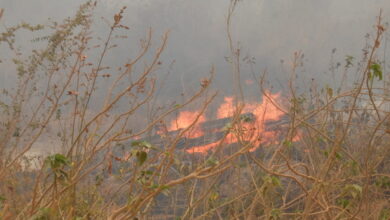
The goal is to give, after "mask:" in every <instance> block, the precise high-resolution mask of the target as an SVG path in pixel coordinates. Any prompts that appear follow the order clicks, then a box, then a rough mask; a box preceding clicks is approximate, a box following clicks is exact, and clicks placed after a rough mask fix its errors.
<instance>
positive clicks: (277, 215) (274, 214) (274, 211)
mask: <svg viewBox="0 0 390 220" xmlns="http://www.w3.org/2000/svg"><path fill="white" fill-rule="evenodd" d="M280 214H282V212H281V211H280V209H272V210H271V219H279V218H280Z"/></svg>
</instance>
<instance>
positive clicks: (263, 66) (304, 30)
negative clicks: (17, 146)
mask: <svg viewBox="0 0 390 220" xmlns="http://www.w3.org/2000/svg"><path fill="white" fill-rule="evenodd" d="M80 3H81V2H80V1H78V0H68V1H44V0H34V1H22V0H3V1H2V2H1V3H0V7H1V8H4V9H5V14H4V16H3V19H2V20H1V21H0V23H1V25H2V26H5V27H6V26H11V25H13V24H16V23H19V22H20V21H28V22H31V23H47V18H48V17H51V18H53V20H60V19H63V18H65V17H68V16H71V15H72V14H74V12H75V11H76V10H77V7H78V5H79V4H80ZM124 5H126V6H127V10H126V15H125V17H124V19H125V22H126V23H127V24H129V26H130V28H131V31H130V39H128V40H127V42H128V45H127V43H126V45H123V47H121V49H119V50H117V51H116V54H117V55H116V57H117V58H120V57H128V55H131V53H132V52H131V51H134V45H135V44H136V43H137V42H138V40H139V39H140V38H141V37H142V36H144V35H145V33H146V32H147V30H148V28H152V29H153V35H154V43H156V44H157V43H158V42H159V40H160V36H161V35H162V34H163V33H164V32H165V31H167V30H169V31H170V38H169V42H168V47H167V49H166V51H165V52H164V54H163V57H162V61H163V64H164V66H165V68H164V69H161V70H160V71H161V73H159V74H161V75H163V76H164V74H167V73H168V72H169V77H168V80H167V81H166V82H165V83H166V85H165V89H164V90H162V91H161V95H160V96H161V98H165V99H169V98H170V97H172V94H180V93H190V92H191V91H193V90H195V89H196V88H197V87H198V86H199V79H200V78H202V77H204V76H207V74H208V72H209V70H210V68H211V66H215V70H216V79H215V82H214V86H215V88H217V89H218V90H220V91H221V92H222V93H225V94H229V93H231V92H232V91H231V90H232V89H231V88H232V76H231V75H232V74H231V66H230V64H229V63H228V62H227V61H226V57H229V48H228V42H227V35H226V16H227V9H228V6H229V1H227V0H213V1H206V0H198V1H190V0H153V1H151V0H105V1H103V0H101V1H99V4H98V8H97V10H96V18H97V24H96V32H97V35H99V34H103V35H104V33H106V31H107V25H105V24H104V22H100V21H101V20H100V19H99V17H101V16H103V17H107V18H109V19H110V18H111V17H112V16H113V14H115V13H116V12H117V11H118V10H119V9H120V8H121V7H122V6H124ZM380 9H382V10H383V17H384V20H385V21H389V20H390V2H389V1H388V0H370V1H367V0H328V1H319V0H317V1H316V0H314V1H313V0H251V1H249V0H243V1H239V4H238V7H237V8H236V10H235V12H234V16H233V21H232V36H233V41H234V42H235V45H239V47H240V50H241V56H242V58H244V57H248V58H250V59H251V60H252V61H253V62H254V63H253V66H252V67H250V66H249V65H247V64H245V62H243V66H242V80H243V81H245V80H253V78H252V72H254V73H256V74H258V73H261V72H263V71H264V70H267V72H268V75H269V77H268V78H269V79H270V80H271V82H273V83H272V84H273V85H275V87H281V86H280V85H283V83H284V82H285V81H286V80H287V79H288V71H289V68H290V66H289V65H290V62H289V61H290V60H291V58H292V54H293V53H294V52H295V51H302V52H303V53H304V54H305V59H304V61H305V66H304V68H303V70H302V72H301V73H300V74H301V75H300V77H301V78H300V79H302V80H303V79H310V78H316V79H318V80H319V81H320V83H323V84H326V83H327V82H328V81H329V79H330V76H329V75H327V72H329V71H328V68H329V65H330V62H331V56H332V50H333V49H334V48H336V53H335V54H333V58H332V59H334V60H335V61H337V62H343V60H344V58H345V56H346V55H351V56H354V57H356V58H357V59H358V58H359V57H360V55H361V49H362V48H363V47H364V44H365V40H366V39H365V37H364V36H365V35H366V34H367V33H371V32H372V31H373V25H374V24H375V21H376V17H377V16H378V14H379V10H380ZM26 37H29V36H26ZM387 38H388V35H386V39H387ZM386 39H385V40H386ZM382 50H383V49H382ZM0 53H2V52H0ZM381 53H383V54H385V51H381ZM0 55H1V57H4V56H6V54H0ZM281 60H283V61H284V62H281ZM120 61H121V60H118V59H114V58H113V59H112V60H107V61H106V62H107V63H109V62H112V63H114V64H118V63H119V62H120ZM173 62H174V65H173V66H171V67H169V64H171V63H173ZM0 80H1V82H0V87H4V86H6V85H7V83H8V82H7V75H6V74H5V73H2V74H1V75H0ZM302 85H304V84H302ZM252 86H255V85H252ZM245 87H248V88H246V91H248V92H250V91H252V90H251V88H250V85H246V86H245Z"/></svg>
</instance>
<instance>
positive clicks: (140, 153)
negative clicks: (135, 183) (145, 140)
mask: <svg viewBox="0 0 390 220" xmlns="http://www.w3.org/2000/svg"><path fill="white" fill-rule="evenodd" d="M136 156H137V160H138V163H139V165H142V164H143V163H144V162H145V161H146V159H147V158H148V154H147V153H146V152H145V151H137V153H136Z"/></svg>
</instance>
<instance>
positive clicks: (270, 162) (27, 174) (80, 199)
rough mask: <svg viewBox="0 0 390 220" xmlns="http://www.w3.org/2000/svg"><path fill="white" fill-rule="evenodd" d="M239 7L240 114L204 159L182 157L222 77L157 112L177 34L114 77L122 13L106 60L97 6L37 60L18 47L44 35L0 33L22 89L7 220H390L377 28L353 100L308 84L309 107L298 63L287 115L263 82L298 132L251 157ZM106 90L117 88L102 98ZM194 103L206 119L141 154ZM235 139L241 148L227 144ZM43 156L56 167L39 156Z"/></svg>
mask: <svg viewBox="0 0 390 220" xmlns="http://www.w3.org/2000/svg"><path fill="white" fill-rule="evenodd" d="M236 3H237V1H232V2H231V6H230V8H229V10H228V15H229V16H228V19H227V27H228V28H227V35H228V39H229V42H228V46H229V47H230V51H231V60H232V62H231V65H232V72H233V73H234V75H235V79H236V80H235V85H234V88H235V92H236V97H237V101H236V103H235V107H234V109H233V111H234V114H233V117H232V121H231V123H230V124H229V128H228V129H227V131H226V135H225V137H224V138H222V140H221V141H220V142H219V143H220V144H219V146H218V147H217V148H216V149H217V150H215V151H212V152H210V153H209V154H206V155H190V156H189V155H187V154H186V153H184V152H183V151H180V150H177V148H176V147H177V146H178V143H179V142H180V141H181V140H182V138H183V137H185V136H186V133H187V132H188V131H190V130H191V129H192V128H193V127H194V126H195V125H196V123H197V121H198V120H199V118H200V117H201V115H202V114H203V112H205V111H206V109H207V108H208V106H209V105H210V103H211V102H212V101H213V100H214V98H215V97H216V95H217V94H216V93H211V92H210V91H209V90H210V88H209V87H210V85H212V84H211V82H212V81H213V76H214V69H211V71H210V78H208V79H203V80H202V82H201V83H200V86H199V90H198V91H197V92H195V93H194V94H193V95H192V96H191V97H189V98H187V100H185V101H183V102H182V103H180V104H177V105H173V106H166V107H165V108H164V109H162V110H161V109H150V106H153V103H154V101H155V100H154V99H155V97H156V84H157V83H158V82H159V81H158V75H157V73H158V71H159V68H160V65H161V63H160V56H161V54H162V53H163V51H164V48H165V47H166V43H167V39H168V33H167V34H165V35H164V36H162V38H161V41H160V44H159V45H157V47H156V46H155V45H152V41H151V39H152V31H151V30H150V32H148V33H147V34H146V37H145V39H144V40H143V41H141V44H140V47H139V53H138V55H137V56H135V57H129V61H128V62H126V63H124V64H123V65H122V67H121V68H118V69H113V68H111V67H107V66H104V60H105V59H107V57H108V56H110V53H109V52H110V50H112V49H113V48H114V45H113V44H112V41H113V39H114V38H115V37H114V36H115V33H116V32H118V31H128V30H127V29H128V28H127V27H126V26H125V25H124V24H122V15H123V13H124V11H125V8H123V9H122V10H121V11H120V12H118V14H116V15H115V16H114V18H113V21H112V24H111V26H110V27H109V33H108V36H106V38H105V40H104V41H103V42H102V43H101V44H100V45H99V47H97V46H96V47H95V46H94V45H95V43H96V42H95V40H96V39H95V38H94V36H93V33H92V32H91V25H92V22H93V21H92V12H93V9H94V7H95V6H96V5H95V4H94V3H87V4H85V5H82V6H81V7H80V9H79V11H78V12H77V14H76V15H75V16H74V17H73V18H71V19H68V20H65V21H64V22H63V23H61V24H53V26H51V27H45V28H46V29H49V30H50V33H51V34H49V35H48V36H47V37H43V38H41V39H38V41H39V42H40V43H45V44H46V47H44V48H43V49H39V50H35V51H33V52H32V53H31V54H29V55H30V56H25V54H26V53H27V52H26V51H18V49H17V47H15V44H16V43H15V42H14V41H13V40H14V38H15V34H17V33H18V31H19V30H21V29H27V30H29V31H39V30H40V29H42V28H43V27H42V26H30V25H27V24H23V25H20V26H17V27H14V28H8V29H7V30H5V32H4V34H3V35H1V36H0V43H3V44H5V45H8V49H9V50H10V52H13V53H12V54H16V55H15V57H14V64H15V70H16V74H17V75H18V79H17V83H16V84H15V85H14V88H15V89H14V90H10V91H7V90H3V94H2V96H1V99H0V104H1V106H0V109H1V111H2V116H1V119H0V121H1V124H0V139H1V140H0V179H1V182H0V219H4V220H6V219H175V218H176V219H362V220H363V219H364V220H365V219H383V220H384V219H389V218H390V204H389V198H390V175H389V171H390V155H389V154H390V153H389V152H390V150H389V149H390V112H389V110H390V109H388V108H387V107H386V106H388V103H389V101H390V96H389V94H390V91H389V87H388V84H386V83H382V82H383V81H385V82H387V81H386V76H385V74H386V73H384V72H382V68H381V65H382V63H381V62H380V57H379V56H378V55H377V51H378V49H379V48H380V47H381V40H382V37H383V34H384V32H385V27H384V26H383V24H382V20H381V19H382V17H381V15H379V17H378V23H377V24H376V33H375V36H374V38H373V39H370V40H371V43H370V44H368V45H366V47H365V48H364V54H363V55H364V56H363V59H362V60H361V61H360V62H358V63H355V68H352V65H351V63H349V64H348V63H347V64H346V65H345V68H344V69H343V70H342V73H341V74H346V73H348V72H351V71H355V72H356V74H355V79H356V83H355V84H354V85H355V86H354V87H353V88H351V89H347V88H348V87H347V86H345V87H341V88H329V87H327V88H324V89H319V88H316V87H315V86H314V84H313V87H312V90H311V92H310V93H309V94H299V93H298V92H297V91H296V89H295V80H294V79H295V78H296V74H297V73H298V72H299V68H300V66H301V62H302V58H303V56H302V54H300V53H298V52H297V53H295V54H294V56H293V58H292V67H291V79H290V81H288V83H287V85H288V87H289V93H288V94H283V95H284V97H285V98H286V99H287V100H288V102H283V103H281V102H280V100H276V99H274V98H273V97H272V96H270V95H269V92H268V90H267V88H266V85H265V83H264V81H265V80H264V79H265V75H266V74H262V75H261V76H259V77H257V83H258V86H259V91H261V95H262V96H263V99H264V100H267V101H268V102H269V103H271V104H272V108H276V109H278V110H279V111H282V112H283V113H284V114H285V115H287V116H288V118H289V124H288V125H287V126H283V128H282V127H281V128H280V134H281V135H280V138H279V139H280V140H276V141H275V142H274V143H267V144H266V143H263V144H260V148H259V149H258V150H257V151H254V152H250V149H252V148H253V147H256V146H257V145H259V143H258V141H253V140H258V139H261V138H262V136H261V134H255V135H258V136H256V137H253V135H252V136H251V137H250V138H248V134H247V132H248V131H247V130H245V126H244V122H243V121H242V120H241V118H240V115H241V113H242V111H243V109H244V108H245V105H246V104H247V103H245V102H244V94H243V92H242V85H241V82H240V71H241V70H240V60H241V58H240V50H239V49H238V48H235V46H234V43H233V39H232V36H231V35H230V28H229V27H230V21H231V19H232V15H233V13H234V8H235V5H236ZM0 14H1V13H0ZM0 19H4V18H1V15H0ZM151 52H153V54H154V55H153V56H150V55H147V54H150V53H151ZM10 54H11V53H10ZM90 54H91V55H92V54H94V56H93V58H90V57H89V56H88V55H90ZM96 54H98V55H96ZM96 58H97V60H96ZM350 61H351V60H349V62H350ZM101 82H103V83H104V85H109V87H107V88H104V89H102V88H99V86H98V85H100V84H99V83H101ZM387 83H388V82H387ZM347 84H352V83H350V82H343V83H341V85H347ZM194 103H196V104H198V105H200V106H201V107H200V111H199V113H198V116H197V117H196V118H195V120H194V121H193V122H192V123H191V125H190V126H188V127H187V128H184V129H181V130H180V131H179V132H178V133H177V134H176V135H174V136H169V137H166V138H165V139H164V142H165V143H164V147H162V146H153V144H151V143H149V142H147V141H135V140H136V139H138V137H149V136H151V135H152V134H154V133H155V126H156V125H157V124H159V125H161V123H162V122H163V121H164V120H165V119H166V118H169V117H171V116H172V114H173V113H177V112H178V111H180V110H183V109H186V107H187V106H189V105H192V104H194ZM145 112H147V113H145ZM145 115H153V117H150V118H148V120H146V119H144V118H142V117H146V116H145ZM135 123H136V124H137V126H133V125H134V124H135ZM229 134H232V135H234V136H235V138H236V140H237V141H236V143H234V144H230V145H226V144H224V141H223V140H224V139H225V138H227V136H228V135H229ZM297 135H298V136H299V140H296V139H295V137H296V136H297ZM49 144H52V145H56V146H55V147H52V146H48V145H49ZM255 145H256V146H255ZM38 146H40V148H42V149H45V148H47V149H45V150H47V151H48V152H51V150H52V151H53V152H54V153H50V155H45V156H43V155H42V154H39V153H36V154H33V152H34V150H36V149H37V147H38ZM40 152H41V150H40Z"/></svg>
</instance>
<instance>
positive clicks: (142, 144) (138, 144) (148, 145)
mask: <svg viewBox="0 0 390 220" xmlns="http://www.w3.org/2000/svg"><path fill="white" fill-rule="evenodd" d="M131 146H133V147H141V148H147V149H151V148H153V145H152V144H151V143H149V142H147V141H133V142H131Z"/></svg>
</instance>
